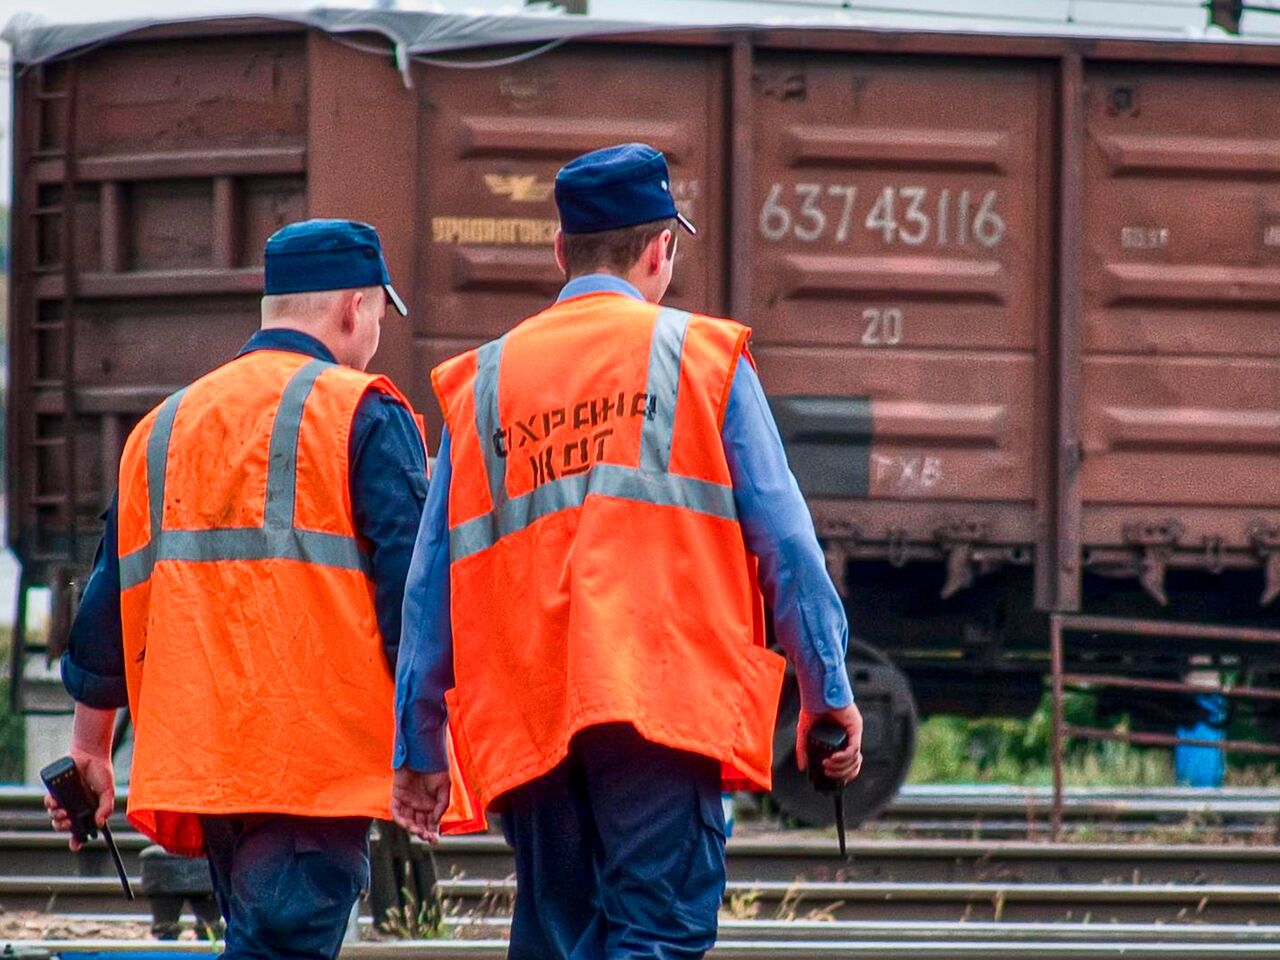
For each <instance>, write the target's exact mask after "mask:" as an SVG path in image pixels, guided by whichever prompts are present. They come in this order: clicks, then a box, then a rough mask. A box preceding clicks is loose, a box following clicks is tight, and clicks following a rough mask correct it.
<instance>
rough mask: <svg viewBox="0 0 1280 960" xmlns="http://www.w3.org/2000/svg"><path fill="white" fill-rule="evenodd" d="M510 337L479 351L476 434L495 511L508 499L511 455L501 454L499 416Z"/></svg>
mask: <svg viewBox="0 0 1280 960" xmlns="http://www.w3.org/2000/svg"><path fill="white" fill-rule="evenodd" d="M506 339H507V338H506V336H505V335H504V336H501V337H499V338H498V339H497V340H491V341H489V342H488V343H486V344H484V345H483V346H481V347H480V349H479V350H478V351H476V383H475V403H476V432H477V433H478V434H479V436H480V449H481V451H483V453H484V472H485V474H486V475H487V476H488V478H489V498H490V500H492V502H493V507H494V509H495V510H496V509H498V508H499V507H500V506H502V504H503V503H505V502H506V499H507V452H508V451H506V450H505V449H504V450H503V451H502V452H501V453H499V452H498V447H499V444H505V442H506V441H505V439H504V438H503V437H502V420H501V419H500V418H499V415H498V370H499V368H500V366H501V363H502V345H503V343H505V342H506Z"/></svg>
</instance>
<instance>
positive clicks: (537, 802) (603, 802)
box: [499, 724, 725, 960]
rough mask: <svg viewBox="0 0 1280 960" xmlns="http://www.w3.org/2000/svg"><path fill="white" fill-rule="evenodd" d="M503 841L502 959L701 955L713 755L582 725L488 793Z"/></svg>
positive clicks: (719, 850) (712, 917) (714, 796)
mask: <svg viewBox="0 0 1280 960" xmlns="http://www.w3.org/2000/svg"><path fill="white" fill-rule="evenodd" d="M499 809H500V810H501V812H502V827H503V832H504V833H505V834H506V838H507V842H508V843H510V844H511V846H512V847H513V848H514V850H515V862H516V885H517V887H516V904H515V915H514V917H513V918H512V925H511V946H510V952H509V954H508V957H509V958H510V960H602V958H608V960H622V958H628V960H631V958H640V957H647V958H661V960H686V958H697V957H701V956H702V955H703V954H704V953H706V952H707V951H708V950H709V949H710V948H711V947H712V946H713V945H714V943H715V940H716V925H717V917H718V914H719V910H720V904H721V901H722V899H723V897H724V886H725V864H724V811H723V809H722V808H721V805H720V764H719V763H718V762H716V761H714V760H710V759H708V758H706V757H702V756H698V755H697V754H693V753H685V752H684V751H680V750H673V749H671V748H669V747H663V746H659V745H658V744H655V743H650V742H648V741H646V740H645V739H643V738H642V737H641V736H640V735H639V734H638V733H636V731H635V729H634V728H633V727H631V726H630V725H628V724H607V725H604V726H598V727H590V728H588V729H587V730H584V731H582V732H580V733H579V734H578V735H577V736H576V737H575V738H574V740H573V743H572V745H571V747H570V755H569V757H568V759H567V760H566V761H565V762H564V763H561V764H560V765H559V766H557V767H556V768H555V769H554V770H552V771H551V772H549V773H547V774H544V775H543V776H541V777H539V778H538V779H536V780H533V781H530V782H529V783H526V784H524V785H523V786H520V787H517V788H516V789H515V790H513V791H511V792H510V793H508V794H506V795H505V797H504V802H502V803H501V804H499Z"/></svg>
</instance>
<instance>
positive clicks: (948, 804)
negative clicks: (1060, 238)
mask: <svg viewBox="0 0 1280 960" xmlns="http://www.w3.org/2000/svg"><path fill="white" fill-rule="evenodd" d="M42 798H43V793H42V792H41V791H40V789H39V788H36V787H13V786H7V787H6V786H0V831H3V832H12V831H20V830H46V829H48V819H47V818H46V816H45V813H44V809H43V807H42V805H41V804H42ZM125 799H126V794H125V793H124V792H121V793H120V794H119V796H118V802H117V808H118V809H121V810H123V809H124V804H125ZM1050 807H1051V794H1050V791H1049V790H1048V789H1047V788H1043V787H1004V786H988V785H981V786H965V785H959V786H933V785H929V786H922V785H913V786H907V787H904V788H903V790H902V791H901V792H900V793H899V795H898V796H897V797H896V798H895V799H894V801H893V803H892V804H891V805H890V806H889V807H888V808H887V809H886V810H884V811H883V812H882V813H881V814H880V815H879V816H877V817H876V818H875V819H874V820H872V821H868V822H867V823H866V824H864V825H863V826H862V832H863V833H864V834H870V835H878V834H882V833H890V834H893V835H903V836H918V837H925V838H930V837H931V838H937V839H947V838H953V839H959V838H973V839H1015V838H1019V837H1023V838H1027V837H1030V838H1033V839H1034V838H1041V839H1043V838H1044V837H1045V836H1046V834H1047V831H1048V823H1049V812H1050ZM1063 813H1064V822H1065V826H1066V829H1067V831H1068V834H1070V833H1072V832H1076V833H1080V832H1087V833H1089V834H1090V835H1099V836H1103V835H1105V836H1110V835H1118V836H1132V835H1134V834H1139V835H1140V834H1145V833H1153V832H1156V833H1158V832H1160V831H1164V832H1170V831H1173V832H1177V833H1182V834H1186V835H1189V836H1190V835H1194V834H1196V833H1203V832H1206V831H1211V832H1213V834H1214V835H1215V836H1218V835H1223V836H1231V837H1235V836H1238V837H1239V838H1241V839H1242V840H1249V839H1259V838H1267V837H1274V838H1276V839H1277V841H1280V789H1275V788H1257V789H1255V788H1231V787H1228V788H1223V789H1218V790H1192V789H1187V788H1180V787H1170V788H1145V789H1141V790H1135V789H1127V788H1124V789H1120V788H1116V789H1068V791H1067V795H1066V803H1065V806H1064V810H1063ZM114 825H118V826H119V828H120V830H122V831H127V830H128V825H127V824H126V823H125V821H124V818H123V817H117V818H116V819H115V820H113V826H114Z"/></svg>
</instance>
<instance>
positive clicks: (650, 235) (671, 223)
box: [561, 217, 677, 280]
mask: <svg viewBox="0 0 1280 960" xmlns="http://www.w3.org/2000/svg"><path fill="white" fill-rule="evenodd" d="M676 226H677V224H676V220H675V218H674V217H672V218H670V219H666V220H655V221H654V222H652V223H641V224H638V225H636V226H634V227H621V228H619V229H617V230H602V231H600V232H599V233H566V234H563V235H562V236H563V240H562V241H561V243H562V249H563V252H564V269H565V274H566V276H567V278H568V279H570V280H572V279H573V278H574V277H581V276H585V275H586V274H589V273H612V274H616V275H618V276H626V275H627V274H629V273H631V271H632V270H634V269H635V267H636V265H637V263H638V262H639V260H640V258H641V256H642V255H643V254H644V252H645V248H646V247H648V246H649V244H651V243H652V242H653V241H654V240H655V239H656V238H657V237H659V236H660V235H661V234H662V231H664V230H670V231H672V232H673V233H674V231H675V229H676ZM675 252H676V245H675V243H671V244H669V245H668V246H667V250H666V256H667V259H671V258H672V257H673V256H675Z"/></svg>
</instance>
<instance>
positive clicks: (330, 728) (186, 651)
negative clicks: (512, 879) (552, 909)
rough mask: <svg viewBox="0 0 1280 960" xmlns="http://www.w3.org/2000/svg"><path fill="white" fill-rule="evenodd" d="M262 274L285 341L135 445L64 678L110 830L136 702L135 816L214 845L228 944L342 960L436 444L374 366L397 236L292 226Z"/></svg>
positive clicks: (163, 835) (269, 324)
mask: <svg viewBox="0 0 1280 960" xmlns="http://www.w3.org/2000/svg"><path fill="white" fill-rule="evenodd" d="M265 274H266V296H264V297H263V299H262V329H261V330H259V331H258V332H257V333H255V334H254V335H253V336H252V337H251V338H250V339H249V341H248V343H246V344H245V346H244V348H243V349H242V350H241V351H240V354H239V355H238V356H237V357H236V358H235V359H233V360H231V361H230V362H228V363H226V364H224V365H223V366H220V367H218V368H217V369H215V370H214V371H212V372H211V373H209V374H207V375H205V376H203V377H201V378H200V379H199V380H197V381H196V382H195V383H193V384H191V385H190V386H188V387H186V388H184V389H182V390H179V391H178V392H177V393H175V394H173V395H172V396H170V397H169V398H168V399H167V400H165V401H164V402H163V403H161V404H160V405H159V406H158V407H156V408H155V409H154V410H152V411H151V412H150V413H149V414H147V415H146V416H145V417H144V418H143V419H142V421H141V423H139V424H138V426H137V428H136V429H134V431H133V432H132V433H131V434H130V436H129V439H128V442H127V443H126V444H125V449H124V454H123V457H122V459H121V463H120V485H119V491H118V494H117V500H118V503H113V504H112V506H111V508H110V509H109V510H108V512H107V516H106V530H105V533H104V535H103V541H102V544H101V546H100V547H99V549H98V556H97V559H96V561H95V565H94V570H93V574H92V576H91V578H90V580H89V582H88V584H87V587H86V590H85V593H84V598H83V601H82V603H81V606H80V610H79V612H78V614H77V617H76V620H75V622H74V624H73V626H72V630H71V637H70V647H69V650H68V652H67V654H66V656H65V657H64V658H63V661H62V671H63V681H64V683H65V685H66V687H67V689H68V691H70V693H71V695H72V696H73V697H74V698H75V699H76V701H77V704H76V714H75V727H74V733H73V741H72V748H71V753H72V757H73V759H74V760H75V761H76V763H77V766H78V767H79V769H80V771H81V775H82V777H83V778H84V780H85V781H86V783H87V785H88V787H89V788H90V789H91V791H93V792H94V793H95V794H96V796H97V800H98V808H97V818H98V823H99V824H101V823H103V822H104V821H105V820H106V818H107V816H108V815H109V814H110V813H111V810H112V805H113V798H114V788H115V784H114V781H113V777H112V768H111V755H110V750H111V735H112V726H113V722H114V718H115V712H116V709H117V708H118V707H121V706H124V705H125V704H126V702H127V705H128V707H129V710H130V712H131V714H132V717H133V724H134V737H135V739H134V748H133V766H132V771H131V777H130V784H129V809H128V816H129V820H130V822H131V823H132V824H133V825H134V826H135V827H137V828H138V829H139V830H141V831H142V832H143V833H145V834H146V835H147V836H149V837H151V838H152V839H153V840H155V841H156V842H158V843H160V844H161V845H163V846H164V847H165V848H166V849H168V850H170V851H172V852H175V853H180V854H186V855H190V856H196V855H200V854H207V856H208V857H209V861H210V866H211V870H212V874H213V882H214V890H215V894H216V896H217V899H218V902H219V905H220V907H221V909H222V913H223V916H224V917H225V918H226V921H227V932H226V954H225V956H226V957H228V958H233V960H240V958H254V960H270V958H277V957H289V958H316V960H320V958H329V960H331V958H333V957H335V956H336V955H337V952H338V948H339V944H340V943H341V940H342V936H343V933H344V932H345V929H346V924H347V920H348V917H349V914H350V912H351V908H352V906H353V904H354V903H355V900H356V897H357V896H358V895H359V892H360V890H361V889H362V888H363V887H366V886H367V884H368V874H369V855H368V840H367V835H368V828H369V823H370V818H373V817H381V818H384V819H385V818H386V817H387V816H388V806H387V801H388V797H389V794H390V790H391V757H392V738H393V732H394V722H393V714H392V700H393V692H394V685H393V677H394V670H395V660H396V653H397V647H398V644H399V637H400V617H401V604H402V600H403V595H404V581H405V575H406V573H407V571H408V567H409V560H410V557H411V555H412V550H413V540H414V537H415V535H416V533H417V529H418V522H419V518H420V516H421V512H422V505H423V501H424V499H425V497H426V492H427V475H426V455H425V450H424V448H423V442H422V437H421V432H420V429H419V427H418V424H417V422H416V419H415V416H414V414H413V411H412V409H411V407H410V405H409V402H408V401H407V400H406V399H405V398H404V397H403V396H402V395H401V394H400V392H399V391H398V390H397V389H396V388H395V387H394V386H393V385H392V384H391V382H390V381H389V380H387V379H386V378H385V377H381V376H375V375H373V374H369V373H365V372H364V369H365V367H366V366H367V365H368V363H369V361H370V360H371V359H372V357H373V354H374V351H375V350H376V349H377V347H378V337H379V332H380V329H381V323H382V319H383V315H384V313H385V312H386V308H387V304H388V302H390V303H391V304H393V305H394V306H395V308H396V310H397V311H398V312H399V313H400V314H401V315H404V314H405V313H406V310H405V306H404V303H403V302H402V301H401V300H400V298H399V297H398V296H397V295H396V292H395V290H394V289H393V288H392V286H391V283H390V278H389V276H388V274H387V268H386V263H385V261H384V259H383V256H382V248H381V244H380V241H379V238H378V234H377V232H376V231H375V230H374V229H373V228H372V227H370V226H368V225H367V224H362V223H356V222H352V221H346V220H311V221H307V222H303V223H295V224H291V225H289V226H287V227H284V228H283V229H281V230H279V231H277V232H276V233H275V234H273V235H272V236H271V237H270V238H269V239H268V240H267V244H266V253H265ZM46 806H48V807H49V809H50V811H51V814H52V817H53V820H54V824H55V826H56V827H58V828H59V829H64V830H65V829H68V827H69V824H68V822H67V818H66V815H65V811H62V810H60V809H58V808H57V807H56V804H54V802H53V801H52V799H50V798H46ZM72 846H73V848H74V847H75V846H76V844H75V842H74V841H73V842H72Z"/></svg>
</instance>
